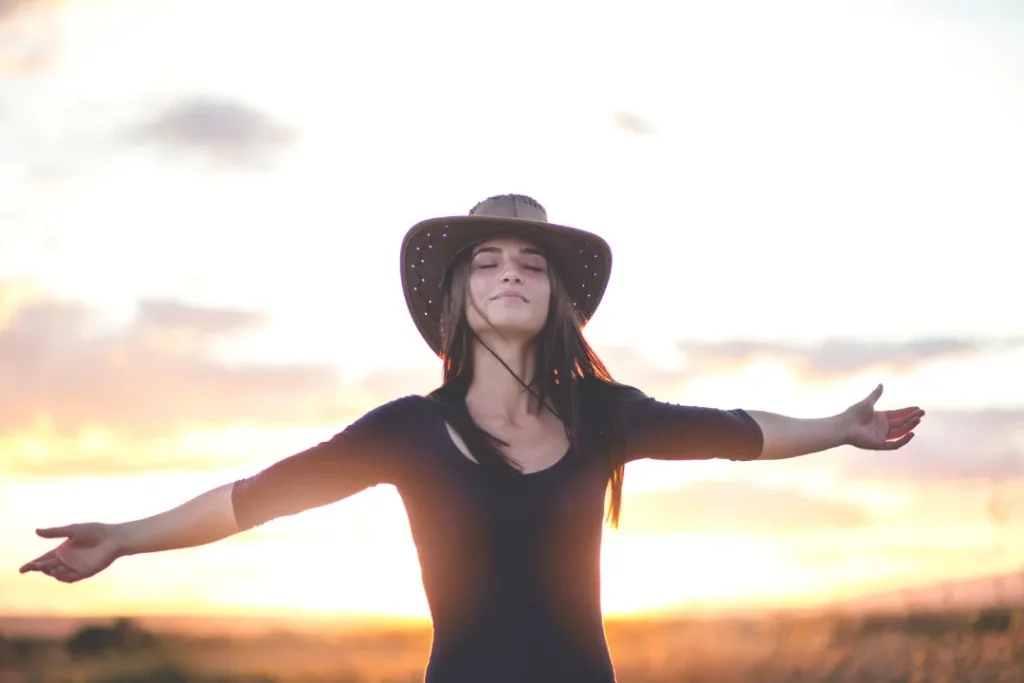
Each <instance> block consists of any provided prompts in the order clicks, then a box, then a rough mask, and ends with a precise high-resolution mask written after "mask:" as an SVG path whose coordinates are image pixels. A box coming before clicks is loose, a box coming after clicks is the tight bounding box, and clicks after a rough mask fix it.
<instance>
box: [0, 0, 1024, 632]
mask: <svg viewBox="0 0 1024 683" xmlns="http://www.w3.org/2000/svg"><path fill="white" fill-rule="evenodd" d="M627 6H628V9H625V8H626V7H627ZM356 7H358V9H353V8H356ZM582 8H583V5H582V4H578V3H576V2H571V1H569V0H564V1H557V2H556V1H555V0H529V1H526V2H517V3H515V6H514V9H510V8H509V6H506V5H501V6H498V5H494V9H491V8H490V5H487V3H470V2H468V1H466V2H461V3H460V2H455V1H453V0H443V1H441V0H438V1H435V2H429V3H414V2H411V1H409V2H404V3H400V2H376V3H369V2H365V3H330V2H323V1H322V0H293V1H292V2H287V3H285V2H263V1H259V2H257V1H254V0H245V2H243V0H88V1H85V0H79V1H77V2H76V1H72V0H67V1H66V2H57V1H52V2H32V1H30V0H21V1H20V2H19V1H18V0H8V1H7V2H2V1H0V614H27V613H33V614H36V613H51V614H69V615H71V614H98V613H134V614H151V613H181V612H190V613H193V612H194V613H219V614H226V613H233V612H239V613H240V612H263V613H267V612H271V611H273V612H282V611H283V612H289V611H291V612H306V611H312V612H321V613H337V614H357V613H360V614H367V613H369V614H384V615H399V616H423V615H424V614H425V613H426V603H425V600H424V597H423V591H422V587H421V585H420V580H419V567H418V565H417V562H416V557H415V551H414V548H413V545H412V540H411V538H410V535H409V530H408V525H407V523H406V518H405V513H404V510H403V509H402V506H401V502H400V500H399V498H398V495H397V493H396V492H395V491H394V490H393V489H391V488H386V487H382V488H378V489H374V490H371V491H367V492H364V493H362V494H359V495H358V496H356V497H354V498H352V499H349V500H347V501H344V502H341V503H339V504H336V505H333V506H330V507H327V508H323V509H319V510H315V511H311V512H308V513H306V514H303V515H300V516H296V517H292V518H288V519H284V520H279V521H277V522H274V523H272V524H269V525H267V526H265V527H263V528H260V529H257V530H253V531H251V532H247V533H245V534H242V535H239V536H237V537H235V538H232V539H229V540H227V541H225V542H222V543H220V544H216V545H212V546H208V547H204V548H198V549H192V550H188V551H180V552H176V553H168V554H163V555H150V556H144V557H134V558H129V559H126V560H123V561H119V562H117V563H116V564H115V565H114V566H113V567H112V568H111V569H109V570H108V571H106V572H104V573H103V574H101V575H100V576H97V577H96V578H93V579H90V580H88V581H85V582H83V583H80V584H76V585H71V586H67V585H62V584H58V583H56V582H55V581H53V580H52V579H49V578H48V577H45V576H43V575H41V574H37V573H36V574H31V575H27V576H21V575H19V574H18V572H17V570H18V567H19V566H20V565H21V564H22V563H24V562H25V561H26V560H28V559H31V558H32V557H35V556H36V555H38V554H40V553H42V552H44V551H45V550H47V549H48V548H49V547H52V543H50V542H46V541H43V540H41V539H38V538H36V537H35V536H34V533H33V530H34V529H35V528H36V527H41V526H49V525H57V524H65V523H70V522H85V521H105V522H116V521H124V520H129V519H133V518H137V517H141V516H147V515H150V514H153V513H156V512H159V511H161V510H164V509H166V508H168V507H171V506H173V505H176V504H178V503H180V502H183V501H184V500H186V499H188V498H191V497H192V496H194V495H196V494H198V493H200V492H202V491H204V490H206V489H207V488H210V487H212V486H215V485H218V484H221V483H224V482H226V481H230V480H232V479H234V478H236V477H239V476H243V475H247V474H251V473H252V472H255V471H257V470H258V469H260V468H262V467H264V466H266V465H268V464H270V463H271V462H273V461H274V460H276V459H278V458H281V457H284V456H286V455H289V454H291V453H293V452H295V451H297V450H301V449H303V448H305V447H307V446H310V445H312V444H315V443H317V442H319V441H322V440H324V439H325V438H327V437H329V436H331V435H333V434H334V433H335V432H337V431H340V430H341V429H342V428H343V427H344V426H345V425H346V424H347V423H348V422H350V421H351V420H353V419H354V418H356V417H358V416H359V415H361V414H362V413H363V412H364V411H366V410H368V409H370V408H372V407H374V406H376V405H378V404H379V403H381V402H384V401H387V400H389V399H391V398H395V397H398V396H401V395H405V394H409V393H420V392H426V391H429V390H430V389H432V388H433V387H434V386H436V384H437V382H438V381H439V379H440V366H439V363H438V362H437V360H436V358H434V357H433V355H432V354H431V352H430V350H429V349H428V348H427V347H426V345H425V344H424V343H423V342H422V340H421V339H420V337H419V335H418V333H417V332H416V330H415V327H414V326H413V324H412V322H411V320H410V319H409V316H408V314H407V313H406V311H405V305H404V302H403V299H402V294H401V288H400V283H399V277H398V250H399V245H400V241H401V238H402V236H403V234H404V233H405V231H406V230H407V229H408V228H409V227H410V226H411V225H412V224H414V223H415V222H417V221H418V220H420V219H423V218H427V217H430V216H436V215H451V214H463V213H466V212H467V211H468V210H469V208H470V207H471V206H473V205H474V204H475V203H476V202H477V201H479V200H480V199H483V198H484V197H487V196H490V195H493V194H498V193H505V192H522V193H526V194H530V195H532V196H534V197H536V198H537V199H538V200H539V201H540V202H541V203H543V204H544V205H545V206H546V208H547V210H548V215H549V218H550V219H551V220H552V221H555V222H558V223H562V224H567V225H572V226H576V227H580V228H584V229H588V230H592V231H595V232H598V233H600V234H601V235H603V236H604V237H605V238H606V239H607V240H608V241H609V243H610V244H611V246H612V249H613V252H614V256H615V265H614V270H613V276H612V278H611V284H610V286H609V290H608V293H607V295H606V297H605V299H604V302H603V304H602V306H601V308H600V310H599V312H598V313H597V315H596V317H595V318H594V320H593V322H592V324H591V325H590V326H589V327H588V328H587V333H588V338H589V339H590V340H591V342H592V343H593V344H594V346H595V347H596V349H597V350H598V352H599V353H600V354H601V355H602V356H603V357H604V359H605V360H606V362H607V364H608V365H609V368H610V370H611V371H612V373H613V374H614V375H615V376H616V378H617V379H619V380H620V381H623V382H627V383H630V384H634V385H636V386H639V387H640V388H641V389H643V390H645V391H647V392H648V393H649V394H651V395H653V396H655V397H657V398H660V399H663V400H671V401H676V402H684V403H692V404H699V405H709V406H716V407H726V408H734V407H742V408H752V409H762V410H772V411H778V412H783V413H788V414H793V415H798V416H806V417H812V416H823V415H827V414H832V413H834V412H837V411H839V410H841V409H843V408H845V407H846V406H847V405H848V404H850V403H852V402H854V401H856V400H859V399H860V398H862V397H863V396H864V395H866V394H867V393H868V392H869V391H870V390H871V389H872V388H873V387H874V386H875V384H876V383H877V382H879V381H881V382H884V383H885V385H886V393H885V395H884V396H883V398H882V401H881V407H882V408H886V407H900V406H903V405H921V406H922V407H924V408H926V409H927V410H928V411H929V417H928V419H927V420H926V424H925V426H924V428H923V429H922V430H921V432H920V433H919V434H918V437H917V438H916V439H915V440H914V441H913V443H911V444H910V445H909V446H908V447H907V448H905V449H903V450H901V451H899V452H897V453H864V452H855V451H851V450H844V449H837V450H835V451H831V452H828V453H824V454H819V455H816V456H810V457H807V458H803V459H798V460H795V461H788V462H776V463H728V462H716V461H712V462H705V463H651V462H640V463H636V464H633V465H631V466H630V468H629V470H628V471H627V474H626V489H627V496H626V500H625V503H624V506H623V523H622V527H621V529H620V530H618V531H616V532H612V531H609V532H608V533H607V534H606V536H605V547H604V551H605V560H604V589H605V592H604V604H605V608H606V611H607V612H608V613H609V614H616V613H623V612H632V611H637V610H648V609H664V608H668V607H673V606H685V605H729V606H736V605H786V604H789V605H792V604H810V603H817V602H821V601H831V600H836V599H842V598H843V597H846V596H851V595H855V594H857V593H860V592H871V591H875V590H883V589H889V588H895V587H900V586H904V585H910V584H915V583H931V582H936V581H943V580H948V579H955V578H957V577H969V576H975V575H985V574H990V573H997V572H1005V571H1010V570H1015V569H1016V568H1018V567H1020V566H1021V565H1022V564H1024V542H1021V541H1019V539H1021V538H1022V536H1021V533H1020V532H1021V531H1024V381H1021V380H1022V379H1024V314H1022V313H1021V303H1020V298H1021V293H1022V292H1024V285H1022V284H1021V283H1022V282H1024V277H1022V275H1021V270H1020V262H1021V259H1022V257H1021V253H1020V250H1019V248H1016V247H1013V246H1012V245H1013V243H1014V242H1015V241H1016V239H1017V237H1018V236H1019V233H1020V231H1021V229H1022V228H1024V200H1022V197H1024V189H1022V188H1024V5H1022V4H1020V3H1017V2H1013V1H1010V0H1008V1H1004V2H997V1H995V0H992V1H987V0H970V1H967V0H962V1H955V0H936V1H935V2H925V1H924V0H921V1H913V0H906V1H904V2H899V1H892V0H857V1H856V2H852V1H851V2H822V1H821V0H806V1H803V2H800V1H796V0H780V1H779V2H772V3H766V2H762V1H761V0H728V1H718V2H714V3H712V2H703V3H698V2H675V3H669V2H663V1H658V0H643V1H641V0H635V1H634V2H632V3H628V4H625V3H598V2H595V3H590V4H588V5H586V9H585V10H584V9H582ZM993 482H996V483H995V484H993ZM993 510H994V511H995V512H996V513H998V514H996V515H995V516H997V517H1000V518H1001V519H1003V520H1004V523H1003V524H1002V525H1001V526H1000V525H997V524H994V523H993V520H992V517H993V514H992V513H993ZM1000 532H1001V533H1000ZM1014 537H1016V539H1018V540H1017V541H1016V542H1014V540H1013V539H1014ZM1001 538H1002V539H1009V540H1007V542H1005V543H1004V542H1001V541H1000V539H1001Z"/></svg>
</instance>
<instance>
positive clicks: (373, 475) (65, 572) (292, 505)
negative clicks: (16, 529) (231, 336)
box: [21, 397, 421, 583]
mask: <svg viewBox="0 0 1024 683" xmlns="http://www.w3.org/2000/svg"><path fill="white" fill-rule="evenodd" d="M415 398H416V397H407V398H406V399H399V400H397V401H393V402H391V403H389V404H386V405H384V406H381V407H379V408H377V409H375V410H373V411H371V412H370V413H367V414H366V415H364V416H363V417H362V418H360V419H359V420H357V421H356V422H354V423H352V424H351V425H349V426H348V427H347V428H346V429H345V430H344V431H342V432H341V433H339V434H337V435H336V436H334V438H332V439H330V440H329V441H325V442H323V443H321V444H319V445H317V446H314V447H313V448H309V449H307V450H305V451H303V452H301V453H297V454H295V455H293V456H291V457H288V458H285V459H284V460H280V461H278V462H276V463H274V464H273V465H271V466H269V467H267V468H266V469H264V470H263V471H262V472H259V473H257V474H255V475H254V476H252V477H248V478H246V479H241V480H239V481H236V482H232V483H229V484H225V485H223V486H219V487H217V488H215V489H212V490H210V491H207V492H206V493H203V494H201V495H199V496H197V497H195V498H193V499H192V500H190V501H188V502H186V503H184V504H182V505H179V506H178V507H176V508H173V509H171V510H168V511H166V512H161V513H160V514H157V515H153V516H152V517H147V518H145V519H139V520H135V521H131V522H125V523H121V524H100V523H88V524H71V525H68V526H62V527H52V528H49V529H39V530H37V531H36V533H37V534H38V535H39V536H42V537H43V538H60V539H65V540H64V541H63V542H62V543H61V544H60V545H59V546H57V547H56V548H54V549H53V550H50V551H49V552H47V553H44V554H43V555H41V556H39V557H37V558H36V559H34V560H32V561H31V562H28V563H26V564H25V565H23V566H22V568H21V572H22V573H25V572H30V571H39V572H43V573H45V574H48V575H49V576H52V577H53V578H55V579H57V580H59V581H64V582H66V583H72V582H75V581H80V580H82V579H85V578H88V577H90V576H93V575H94V574H97V573H99V572H100V571H102V570H103V569H105V568H107V567H108V566H109V565H110V564H111V563H112V562H114V560H116V559H117V558H119V557H124V556H126V555H137V554H141V553H153V552H160V551H164V550H174V549H178V548H190V547H194V546H199V545H205V544H207V543H213V542H214V541H219V540H221V539H223V538H227V537H228V536H231V535H234V534H236V533H238V532H239V531H243V530H245V529H249V528H251V527H253V526H256V525H258V524H262V523H264V522H267V521H269V520H271V519H274V518H276V517H282V516H286V515H293V514H296V513H298V512H302V511H303V510H308V509H310V508H314V507H320V506H322V505H327V504H329V503H332V502H335V501H338V500H341V499H343V498H346V497H348V496H350V495H353V494H355V493H357V492H359V491H361V490H363V489H366V488H369V487H371V486H375V485H377V484H381V483H385V482H389V481H393V480H394V479H395V478H396V477H397V476H398V474H397V473H398V472H399V471H400V470H401V467H400V465H399V463H398V458H399V457H401V454H402V453H403V452H404V451H405V450H407V449H406V448H405V446H406V443H407V441H408V440H407V438H405V437H406V436H407V430H408V429H409V425H410V424H411V423H412V421H413V420H415V419H416V418H417V416H418V414H419V408H418V406H419V405H421V404H420V403H419V402H418V401H416V400H415Z"/></svg>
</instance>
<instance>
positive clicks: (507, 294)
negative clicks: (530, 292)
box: [492, 290, 526, 303]
mask: <svg viewBox="0 0 1024 683" xmlns="http://www.w3.org/2000/svg"><path fill="white" fill-rule="evenodd" d="M500 299H518V300H519V301H522V302H523V303H526V297H525V296H523V295H522V294H520V293H519V292H513V291H509V290H506V291H504V292H498V293H497V294H496V295H495V296H494V297H492V300H494V301H498V300H500Z"/></svg>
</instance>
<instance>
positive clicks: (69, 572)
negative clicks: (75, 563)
mask: <svg viewBox="0 0 1024 683" xmlns="http://www.w3.org/2000/svg"><path fill="white" fill-rule="evenodd" d="M50 576H52V577H53V578H55V579H57V580H58V581H60V582H61V583H74V582H75V581H77V580H78V579H80V578H81V576H79V574H78V572H76V571H75V570H74V569H72V568H71V567H68V566H63V567H58V568H57V569H56V570H54V572H53V574H51V575H50Z"/></svg>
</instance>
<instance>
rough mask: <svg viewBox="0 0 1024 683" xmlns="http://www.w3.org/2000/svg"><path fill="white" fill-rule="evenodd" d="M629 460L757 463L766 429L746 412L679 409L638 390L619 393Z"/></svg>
mask: <svg viewBox="0 0 1024 683" xmlns="http://www.w3.org/2000/svg"><path fill="white" fill-rule="evenodd" d="M616 403H617V407H618V412H619V416H618V417H619V420H620V422H619V425H620V428H621V429H622V440H621V444H622V447H623V449H624V452H623V454H622V455H623V458H624V461H625V462H629V461H632V460H639V459H642V458H650V459H653V460H705V459H712V458H722V459H727V460H755V459H757V458H758V457H760V455H761V448H762V446H763V443H764V436H763V435H762V433H761V427H760V426H759V425H758V424H757V422H756V421H755V420H754V418H752V417H751V416H750V415H749V414H748V413H747V412H746V411H744V410H741V409H734V410H722V409H718V408H702V407H696V406H685V405H676V404H674V403H665V402H663V401H658V400H656V399H653V398H651V397H649V396H647V395H645V394H644V393H643V392H641V391H640V390H638V389H634V388H632V387H629V388H626V389H625V390H624V391H621V392H618V396H617V400H616Z"/></svg>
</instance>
